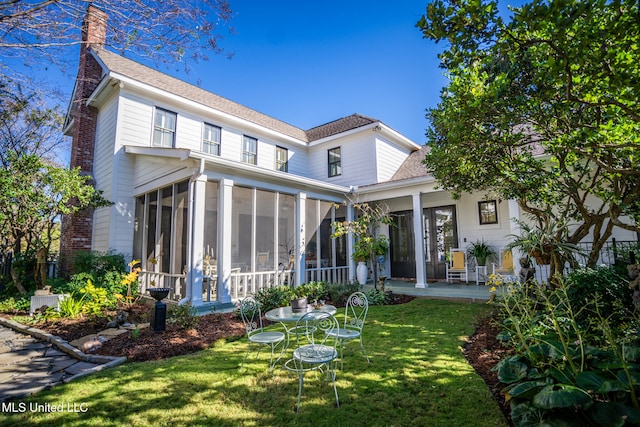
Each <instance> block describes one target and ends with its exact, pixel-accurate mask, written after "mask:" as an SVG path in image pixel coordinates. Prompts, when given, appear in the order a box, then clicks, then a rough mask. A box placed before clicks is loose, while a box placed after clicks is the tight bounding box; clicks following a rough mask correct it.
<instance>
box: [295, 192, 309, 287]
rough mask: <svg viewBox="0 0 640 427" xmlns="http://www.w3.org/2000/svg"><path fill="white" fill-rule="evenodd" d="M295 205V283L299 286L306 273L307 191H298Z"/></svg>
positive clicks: (303, 280)
mask: <svg viewBox="0 0 640 427" xmlns="http://www.w3.org/2000/svg"><path fill="white" fill-rule="evenodd" d="M296 199H297V200H296V201H297V203H296V205H298V209H297V212H296V227H297V229H298V233H296V259H295V270H296V275H295V281H294V282H295V285H296V286H300V285H301V284H302V283H304V282H305V281H306V280H305V277H306V275H307V272H306V271H305V269H306V262H305V255H306V254H305V247H306V245H307V242H306V237H305V225H306V224H305V222H306V215H307V193H298V195H297V196H296Z"/></svg>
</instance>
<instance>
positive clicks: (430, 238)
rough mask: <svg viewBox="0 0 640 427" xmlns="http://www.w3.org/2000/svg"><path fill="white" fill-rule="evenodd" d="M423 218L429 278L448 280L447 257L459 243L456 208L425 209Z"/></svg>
mask: <svg viewBox="0 0 640 427" xmlns="http://www.w3.org/2000/svg"><path fill="white" fill-rule="evenodd" d="M423 218H424V244H425V258H426V263H427V278H428V279H440V280H442V279H446V266H445V264H446V262H447V258H446V257H447V254H448V253H449V249H450V248H454V247H456V245H457V242H458V230H457V227H456V207H455V206H442V207H436V208H425V209H423Z"/></svg>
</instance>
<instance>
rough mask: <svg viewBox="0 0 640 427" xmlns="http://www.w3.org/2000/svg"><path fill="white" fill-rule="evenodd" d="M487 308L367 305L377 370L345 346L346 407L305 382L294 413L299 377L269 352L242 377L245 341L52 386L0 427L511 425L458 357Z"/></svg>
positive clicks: (318, 382)
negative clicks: (37, 408) (271, 363)
mask: <svg viewBox="0 0 640 427" xmlns="http://www.w3.org/2000/svg"><path fill="white" fill-rule="evenodd" d="M489 310H490V308H489V307H488V306H486V305H483V304H470V303H458V302H451V301H443V300H427V299H416V300H414V301H412V302H411V303H409V304H404V305H396V306H375V307H371V308H370V310H369V316H368V318H367V323H366V326H365V332H364V333H365V336H364V343H365V348H366V349H367V352H368V354H369V356H370V358H371V363H367V361H366V359H365V358H364V356H363V355H362V354H361V353H360V349H359V346H358V344H357V343H355V342H353V343H349V344H348V345H347V348H346V349H345V362H344V371H338V380H337V386H338V394H339V396H340V408H336V407H335V397H334V395H333V388H332V387H331V386H330V385H327V384H326V382H324V377H323V376H322V375H319V376H318V377H317V378H316V377H314V376H310V377H309V378H308V379H305V383H304V388H303V391H302V406H301V408H300V413H299V414H296V413H295V405H296V398H297V385H298V384H297V378H294V377H290V376H289V375H288V373H287V372H286V371H285V370H281V369H276V371H275V375H274V376H271V375H270V374H269V369H268V360H269V359H268V357H269V355H268V352H267V351H264V350H263V351H262V352H261V353H260V354H259V356H258V357H255V353H254V354H252V355H250V356H249V359H247V362H245V366H244V368H242V369H238V367H239V366H240V363H241V362H242V359H243V357H244V354H245V351H246V345H247V344H246V338H243V339H241V340H238V341H233V342H223V341H221V342H218V343H216V344H215V345H214V346H213V347H211V348H210V349H207V350H204V351H201V352H198V353H195V354H191V355H188V356H180V357H175V358H170V359H165V360H161V361H158V362H145V363H127V364H125V365H122V366H120V367H116V368H113V369H109V370H106V371H104V372H101V373H98V374H95V375H91V376H88V377H85V378H83V379H80V380H77V381H73V382H71V383H68V384H65V385H61V386H56V387H54V388H53V389H51V390H47V391H43V392H40V393H38V394H36V395H35V396H33V397H32V398H30V399H27V400H24V401H23V403H24V405H25V406H26V407H27V410H26V411H25V412H24V413H19V414H16V413H14V414H11V413H7V412H5V413H4V414H3V417H2V418H1V419H0V425H2V426H19V425H29V426H56V425H64V426H86V425H91V426H120V425H128V426H149V425H153V426H165V425H171V426H205V425H216V426H239V425H243V426H280V425H296V426H314V427H318V426H332V427H336V426H349V427H352V426H462V425H464V426H474V425H476V426H506V425H507V424H506V422H505V420H504V418H503V417H502V414H501V412H500V409H499V407H498V405H497V403H496V402H495V401H494V399H493V398H492V396H491V393H490V391H489V390H488V388H487V386H486V385H485V383H484V382H483V380H482V379H481V378H480V377H479V376H478V375H477V374H476V373H475V371H474V370H473V368H472V367H471V366H470V365H469V364H468V363H467V361H466V360H465V358H464V355H463V354H462V352H461V345H462V344H463V343H464V340H465V338H466V337H467V336H468V335H470V334H471V333H472V332H473V329H474V326H473V325H474V321H475V319H477V318H478V317H479V316H483V315H486V314H487V313H488V311H489ZM339 314H340V311H339ZM32 404H34V405H35V404H49V405H52V406H55V405H65V408H66V407H67V406H69V405H70V406H71V407H72V408H73V405H74V404H75V405H76V408H82V409H85V410H86V412H62V413H53V412H52V413H41V412H30V411H29V409H28V408H29V407H30V405H32ZM80 405H82V406H80Z"/></svg>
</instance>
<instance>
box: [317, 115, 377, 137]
mask: <svg viewBox="0 0 640 427" xmlns="http://www.w3.org/2000/svg"><path fill="white" fill-rule="evenodd" d="M376 122H379V120H377V119H372V118H371V117H367V116H363V115H360V114H352V115H350V116H347V117H343V118H341V119H338V120H334V121H332V122H329V123H326V124H324V125H320V126H316V127H314V128H311V129H309V130H308V131H307V137H308V138H309V141H317V140H318V139H322V138H326V137H328V136H332V135H337V134H339V133H342V132H346V131H348V130H351V129H356V128H359V127H362V126H366V125H370V124H371V123H376Z"/></svg>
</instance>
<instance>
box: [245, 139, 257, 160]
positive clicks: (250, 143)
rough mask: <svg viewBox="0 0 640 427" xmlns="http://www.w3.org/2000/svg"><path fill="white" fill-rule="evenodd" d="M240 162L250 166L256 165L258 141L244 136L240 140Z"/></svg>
mask: <svg viewBox="0 0 640 427" xmlns="http://www.w3.org/2000/svg"><path fill="white" fill-rule="evenodd" d="M242 161H243V162H245V163H249V164H250V165H256V164H258V140H257V139H255V138H252V137H250V136H246V135H244V136H243V138H242Z"/></svg>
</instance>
